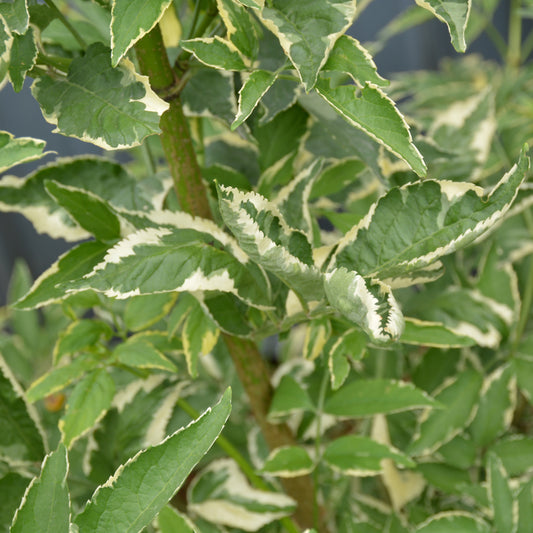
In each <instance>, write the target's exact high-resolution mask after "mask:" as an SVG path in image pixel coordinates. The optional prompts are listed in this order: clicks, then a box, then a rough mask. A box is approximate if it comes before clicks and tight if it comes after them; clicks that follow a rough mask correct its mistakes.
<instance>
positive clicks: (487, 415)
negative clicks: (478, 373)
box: [470, 365, 516, 447]
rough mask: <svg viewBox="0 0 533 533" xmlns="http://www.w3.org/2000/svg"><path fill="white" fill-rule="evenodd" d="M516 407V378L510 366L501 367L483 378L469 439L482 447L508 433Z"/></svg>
mask: <svg viewBox="0 0 533 533" xmlns="http://www.w3.org/2000/svg"><path fill="white" fill-rule="evenodd" d="M515 406H516V376H515V374H514V370H513V367H512V366H511V365H504V366H502V367H500V368H498V369H497V370H495V371H494V372H493V373H492V374H490V375H489V376H487V377H486V378H485V382H484V384H483V390H482V393H481V398H480V400H479V406H478V410H477V413H476V416H475V418H474V420H473V421H472V424H470V435H472V438H473V440H474V442H475V443H476V444H477V445H478V446H481V447H486V446H487V445H488V444H490V443H491V442H492V441H493V440H495V439H496V438H497V437H498V436H499V435H501V434H502V433H504V432H505V431H506V430H507V429H509V427H510V425H511V422H512V421H513V414H514V410H515Z"/></svg>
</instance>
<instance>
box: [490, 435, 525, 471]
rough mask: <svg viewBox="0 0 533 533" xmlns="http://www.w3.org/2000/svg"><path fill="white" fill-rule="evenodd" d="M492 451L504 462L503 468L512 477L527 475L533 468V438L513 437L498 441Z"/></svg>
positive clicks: (491, 448)
mask: <svg viewBox="0 0 533 533" xmlns="http://www.w3.org/2000/svg"><path fill="white" fill-rule="evenodd" d="M490 451H492V452H494V453H495V454H496V455H497V456H498V457H499V458H500V459H501V460H502V462H503V467H504V468H505V470H506V471H507V473H508V474H509V475H510V476H511V477H517V476H521V475H523V474H525V473H526V472H528V471H529V470H531V468H532V467H533V438H531V437H528V436H524V435H513V436H511V437H509V438H506V439H500V440H498V441H496V442H495V443H494V444H493V445H492V446H491V447H490Z"/></svg>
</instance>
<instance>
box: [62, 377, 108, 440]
mask: <svg viewBox="0 0 533 533" xmlns="http://www.w3.org/2000/svg"><path fill="white" fill-rule="evenodd" d="M114 395H115V382H114V381H113V378H111V376H110V375H109V373H108V371H107V370H106V369H105V368H99V369H97V370H93V371H92V372H90V373H89V374H87V375H86V376H85V377H84V378H83V379H82V380H81V381H80V382H79V383H78V384H77V385H76V386H75V387H74V390H73V391H72V393H71V395H70V398H69V400H68V402H67V406H66V408H65V414H64V415H63V418H61V420H60V421H59V429H60V431H61V436H62V441H63V442H64V444H65V446H66V447H67V448H70V447H71V446H72V444H73V443H74V442H75V441H76V440H77V439H79V438H80V437H81V436H83V435H84V434H85V433H86V432H87V431H89V429H91V428H92V427H93V426H94V425H95V424H96V423H97V422H98V420H100V419H101V418H102V417H103V416H104V415H105V413H106V411H107V410H108V409H109V408H110V407H111V401H112V400H113V397H114Z"/></svg>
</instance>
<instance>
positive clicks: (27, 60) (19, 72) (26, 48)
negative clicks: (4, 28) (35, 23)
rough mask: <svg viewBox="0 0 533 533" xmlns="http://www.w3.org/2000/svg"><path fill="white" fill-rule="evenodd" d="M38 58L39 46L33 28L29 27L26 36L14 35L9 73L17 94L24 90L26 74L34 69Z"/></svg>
mask: <svg viewBox="0 0 533 533" xmlns="http://www.w3.org/2000/svg"><path fill="white" fill-rule="evenodd" d="M36 58H37V44H36V42H35V36H34V32H33V28H32V27H29V28H28V31H26V33H25V34H24V35H17V34H15V35H13V43H12V45H11V57H10V59H9V69H8V71H9V79H10V80H11V83H12V85H13V89H14V90H15V92H17V93H18V92H20V91H21V90H22V86H23V84H24V80H25V78H26V73H27V72H28V71H29V70H30V69H31V68H33V66H34V64H35V60H36Z"/></svg>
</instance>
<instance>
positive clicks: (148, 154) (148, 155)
mask: <svg viewBox="0 0 533 533" xmlns="http://www.w3.org/2000/svg"><path fill="white" fill-rule="evenodd" d="M140 149H141V156H142V159H143V161H144V166H145V167H146V170H147V172H148V174H150V175H152V176H153V175H154V174H155V173H156V171H157V168H156V164H155V161H154V155H153V154H152V150H151V148H150V145H149V144H148V139H145V141H144V142H143V143H142V144H141V146H140Z"/></svg>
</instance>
